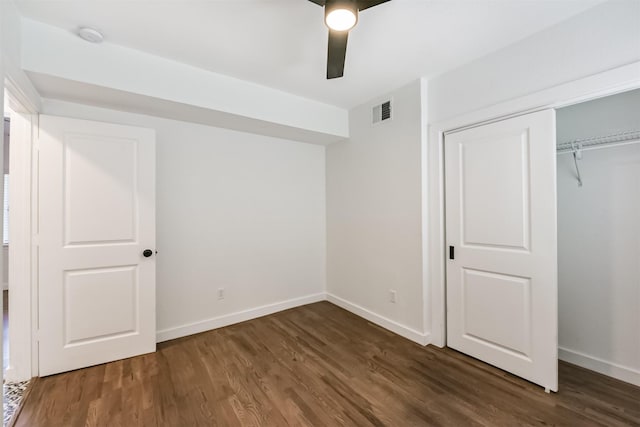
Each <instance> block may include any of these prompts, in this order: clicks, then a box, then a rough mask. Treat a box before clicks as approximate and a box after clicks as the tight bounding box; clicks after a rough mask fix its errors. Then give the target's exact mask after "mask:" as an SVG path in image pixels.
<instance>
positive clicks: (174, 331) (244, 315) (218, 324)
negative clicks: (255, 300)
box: [156, 292, 325, 342]
mask: <svg viewBox="0 0 640 427" xmlns="http://www.w3.org/2000/svg"><path fill="white" fill-rule="evenodd" d="M324 300H325V293H324V292H321V293H318V294H313V295H308V296H305V297H301V298H294V299H290V300H286V301H281V302H277V303H274V304H268V305H263V306H260V307H256V308H251V309H249V310H243V311H238V312H235V313H230V314H225V315H223V316H218V317H213V318H211V319H206V320H202V321H200V322H195V323H190V324H188V325H182V326H177V327H175V328H168V329H163V330H161V331H157V332H156V342H163V341H168V340H172V339H176V338H181V337H186V336H187V335H193V334H198V333H200V332H206V331H210V330H212V329H217V328H222V327H223V326H229V325H233V324H235V323H240V322H245V321H247V320H252V319H256V318H258V317H262V316H267V315H269V314H273V313H277V312H279V311H283V310H288V309H290V308H294V307H299V306H301V305H306V304H312V303H314V302H319V301H324Z"/></svg>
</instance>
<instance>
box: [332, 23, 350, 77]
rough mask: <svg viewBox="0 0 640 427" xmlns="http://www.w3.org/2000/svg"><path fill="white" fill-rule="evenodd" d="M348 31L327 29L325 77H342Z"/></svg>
mask: <svg viewBox="0 0 640 427" xmlns="http://www.w3.org/2000/svg"><path fill="white" fill-rule="evenodd" d="M348 38H349V32H348V31H334V30H329V48H328V49H327V79H335V78H338V77H342V76H343V74H344V59H345V56H346V54H347V39H348Z"/></svg>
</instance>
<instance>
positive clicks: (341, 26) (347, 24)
mask: <svg viewBox="0 0 640 427" xmlns="http://www.w3.org/2000/svg"><path fill="white" fill-rule="evenodd" d="M309 1H310V2H312V3H315V4H317V5H319V6H323V7H324V23H325V24H326V25H327V27H329V48H328V51H327V79H335V78H338V77H342V76H343V75H344V59H345V55H346V54H347V38H348V37H349V30H350V29H352V28H353V27H355V25H356V24H357V23H358V12H360V11H362V10H365V9H369V8H371V7H373V6H377V5H379V4H381V3H386V2H388V1H391V0H309Z"/></svg>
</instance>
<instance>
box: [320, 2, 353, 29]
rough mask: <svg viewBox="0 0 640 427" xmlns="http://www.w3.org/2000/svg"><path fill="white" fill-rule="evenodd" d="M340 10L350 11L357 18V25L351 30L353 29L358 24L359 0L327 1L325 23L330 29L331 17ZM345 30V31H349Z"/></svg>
mask: <svg viewBox="0 0 640 427" xmlns="http://www.w3.org/2000/svg"><path fill="white" fill-rule="evenodd" d="M338 10H348V11H350V12H351V13H353V16H355V23H354V24H353V25H352V26H351V27H350V28H349V29H351V28H353V27H355V26H356V24H357V23H358V1H357V0H327V1H326V3H325V5H324V22H325V24H327V26H328V27H329V28H331V27H330V26H329V21H328V17H329V15H330V14H331V13H332V12H334V11H338ZM349 29H347V30H344V31H348V30H349Z"/></svg>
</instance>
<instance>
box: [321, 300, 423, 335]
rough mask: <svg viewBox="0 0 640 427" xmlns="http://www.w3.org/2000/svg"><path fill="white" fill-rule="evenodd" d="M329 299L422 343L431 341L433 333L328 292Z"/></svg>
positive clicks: (358, 314)
mask: <svg viewBox="0 0 640 427" xmlns="http://www.w3.org/2000/svg"><path fill="white" fill-rule="evenodd" d="M327 301H329V302H330V303H332V304H335V305H337V306H338V307H341V308H343V309H345V310H347V311H350V312H351V313H353V314H355V315H357V316H360V317H362V318H364V319H367V320H368V321H370V322H371V323H375V324H376V325H378V326H380V327H383V328H385V329H387V330H389V331H391V332H394V333H396V334H398V335H400V336H402V337H405V338H407V339H409V340H411V341H413V342H416V343H418V344H420V345H427V344H429V343H430V342H431V334H428V333H427V334H423V333H422V332H419V331H416V330H415V329H412V328H409V327H408V326H405V325H402V324H400V323H398V322H396V321H394V320H391V319H388V318H386V317H384V316H380V315H379V314H376V313H374V312H373V311H370V310H368V309H366V308H364V307H361V306H359V305H357V304H354V303H352V302H349V301H347V300H345V299H342V298H340V297H338V296H335V295H333V294H331V293H327Z"/></svg>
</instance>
